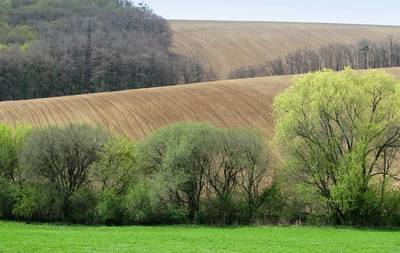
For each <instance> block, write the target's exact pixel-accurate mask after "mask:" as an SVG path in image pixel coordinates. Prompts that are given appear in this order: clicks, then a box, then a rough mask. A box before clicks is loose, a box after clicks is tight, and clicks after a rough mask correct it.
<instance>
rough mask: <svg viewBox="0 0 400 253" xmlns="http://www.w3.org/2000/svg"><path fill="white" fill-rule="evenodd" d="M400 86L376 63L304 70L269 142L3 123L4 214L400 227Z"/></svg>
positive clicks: (94, 220)
mask: <svg viewBox="0 0 400 253" xmlns="http://www.w3.org/2000/svg"><path fill="white" fill-rule="evenodd" d="M399 85H400V83H399V81H398V79H396V78H394V77H393V76H390V75H388V74H386V73H385V72H383V71H377V70H375V71H367V72H362V73H358V72H355V71H353V70H351V69H346V70H345V71H343V72H333V71H331V70H329V71H328V70H325V71H321V72H315V73H310V74H307V75H304V76H302V77H300V78H298V79H296V81H295V83H294V84H293V85H292V86H291V87H290V88H289V89H287V90H286V91H285V92H283V93H282V94H281V95H279V96H278V97H277V98H276V99H275V102H274V107H275V116H276V121H277V124H276V131H275V137H274V138H273V139H267V140H266V139H265V138H264V136H263V135H262V134H261V133H259V132H258V131H256V130H251V129H225V128H218V127H215V126H212V125H208V124H201V123H180V124H175V125H171V126H168V127H165V128H162V129H159V130H158V131H156V132H154V133H153V134H151V135H149V136H148V137H147V138H145V139H143V140H141V141H136V142H134V141H131V140H129V139H127V138H124V137H121V136H118V135H115V134H114V133H111V132H109V131H107V130H105V129H102V128H98V127H92V126H88V125H68V126H64V127H55V126H49V127H45V128H34V129H33V128H31V127H29V126H25V125H18V126H16V127H15V128H11V127H8V126H6V125H0V218H2V219H14V220H23V221H42V222H43V221H44V222H68V223H82V224H109V225H122V224H211V225H232V224H277V223H278V224H299V223H300V224H302V223H305V224H314V225H324V224H336V225H338V224H339V225H357V226H380V227H394V226H397V227H398V226H400V188H399V182H400V176H399V175H400V166H399V164H400V110H399V108H400V89H399V87H400V86H399ZM271 147H273V149H272V148H271ZM272 150H273V151H274V152H272ZM272 153H274V154H275V155H272ZM276 154H277V156H276Z"/></svg>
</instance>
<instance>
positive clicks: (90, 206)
mask: <svg viewBox="0 0 400 253" xmlns="http://www.w3.org/2000/svg"><path fill="white" fill-rule="evenodd" d="M97 201H98V200H97V194H96V193H95V192H94V191H93V190H92V189H90V188H89V187H87V186H86V187H81V188H79V189H78V190H76V191H75V192H74V193H73V194H72V195H71V197H70V199H69V203H70V207H69V208H70V211H69V212H68V213H69V214H70V221H71V222H74V223H86V224H92V223H95V222H96V205H97Z"/></svg>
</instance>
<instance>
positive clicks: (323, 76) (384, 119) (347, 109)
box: [275, 69, 400, 223]
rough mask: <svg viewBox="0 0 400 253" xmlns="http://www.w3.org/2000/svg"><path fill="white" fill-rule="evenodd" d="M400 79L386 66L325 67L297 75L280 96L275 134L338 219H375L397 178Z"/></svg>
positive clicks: (300, 176) (298, 176) (299, 176)
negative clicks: (372, 68) (335, 69)
mask: <svg viewBox="0 0 400 253" xmlns="http://www.w3.org/2000/svg"><path fill="white" fill-rule="evenodd" d="M398 84H399V81H398V80H396V79H395V78H394V77H392V76H390V75H389V74H386V73H385V72H383V71H368V72H361V73H358V72H354V71H353V70H351V69H346V70H345V71H343V72H339V73H335V72H332V71H328V70H326V71H322V72H316V73H310V74H307V75H305V76H303V77H300V78H298V79H296V81H295V82H294V84H293V85H292V87H290V88H289V89H288V90H287V91H286V92H284V93H283V94H281V95H280V96H279V97H277V98H276V100H275V108H276V116H277V129H276V137H275V139H276V140H277V142H278V143H279V144H280V145H281V147H282V149H283V150H284V151H285V154H286V155H287V158H288V167H290V169H291V170H292V172H293V174H292V175H293V177H292V179H295V180H296V181H297V182H301V183H304V184H306V185H309V186H311V187H312V188H313V189H315V190H316V191H317V193H319V194H320V196H322V197H323V199H325V200H326V203H327V204H328V207H329V209H330V210H331V211H332V213H333V214H334V215H335V217H336V219H337V222H338V223H343V222H352V223H354V222H358V223H365V222H371V220H368V219H370V218H371V216H369V214H371V213H379V212H382V210H381V209H382V206H381V205H379V204H378V205H376V203H383V200H384V198H385V193H386V192H387V191H388V190H389V188H391V187H392V186H393V185H395V184H393V183H391V181H393V180H397V181H398V180H399V178H398V177H397V176H396V168H395V164H396V163H395V162H393V161H394V160H395V159H396V158H397V156H398V155H399V148H400V86H399V85H398ZM389 186H390V187H389ZM377 189H379V190H377ZM379 191H380V194H378V193H377V192H379ZM379 196H380V197H379ZM371 198H373V200H372V201H373V202H374V205H373V207H371V206H372V205H368V203H371ZM379 198H380V200H379ZM367 205H368V206H367ZM371 209H373V210H371Z"/></svg>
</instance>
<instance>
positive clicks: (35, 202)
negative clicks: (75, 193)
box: [13, 183, 64, 221]
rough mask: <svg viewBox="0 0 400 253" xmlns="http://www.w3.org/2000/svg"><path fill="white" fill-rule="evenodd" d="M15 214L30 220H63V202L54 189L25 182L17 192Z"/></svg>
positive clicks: (17, 216)
mask: <svg viewBox="0 0 400 253" xmlns="http://www.w3.org/2000/svg"><path fill="white" fill-rule="evenodd" d="M16 195H17V196H16V203H15V206H14V208H13V215H14V216H15V217H16V218H18V219H22V220H29V221H56V220H58V221H60V220H63V218H64V217H63V212H62V202H61V201H60V197H59V196H57V194H55V191H54V189H52V188H51V187H50V186H49V185H43V184H28V183H26V184H24V185H23V186H22V187H21V188H20V189H19V190H18V192H17V193H16Z"/></svg>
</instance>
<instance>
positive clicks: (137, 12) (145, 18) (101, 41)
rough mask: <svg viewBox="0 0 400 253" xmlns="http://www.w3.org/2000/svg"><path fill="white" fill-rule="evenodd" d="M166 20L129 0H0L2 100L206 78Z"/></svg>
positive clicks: (195, 80) (143, 5)
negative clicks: (177, 45) (178, 45)
mask: <svg viewBox="0 0 400 253" xmlns="http://www.w3.org/2000/svg"><path fill="white" fill-rule="evenodd" d="M171 37H172V34H171V31H170V28H169V25H168V22H167V21H166V20H164V19H163V18H162V17H160V16H158V15H156V14H155V13H153V11H152V10H151V9H150V8H149V7H148V6H147V5H145V4H134V3H133V2H131V1H128V0H0V100H16V99H29V98H42V97H52V96H62V95H72V94H82V93H92V92H102V91H116V90H124V89H133V88H143V87H150V86H163V85H170V84H177V83H193V82H200V81H203V80H206V79H208V78H209V77H210V76H207V75H206V74H205V72H204V70H203V67H202V66H201V64H199V63H198V62H197V61H196V59H189V58H187V57H184V56H181V55H177V54H174V53H172V52H171V51H170V47H171Z"/></svg>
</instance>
